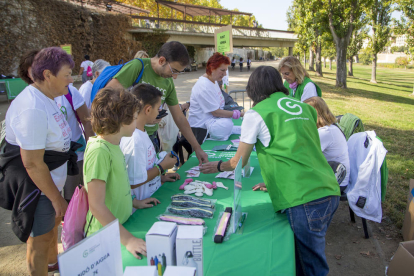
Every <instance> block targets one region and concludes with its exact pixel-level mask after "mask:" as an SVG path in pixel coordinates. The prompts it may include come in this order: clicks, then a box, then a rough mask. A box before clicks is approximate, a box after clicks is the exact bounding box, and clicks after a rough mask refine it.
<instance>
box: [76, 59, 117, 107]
mask: <svg viewBox="0 0 414 276" xmlns="http://www.w3.org/2000/svg"><path fill="white" fill-rule="evenodd" d="M108 66H111V64H110V63H109V62H107V61H105V60H103V59H97V60H95V62H94V63H93V65H92V80H89V81H87V82H85V83H84V84H82V86H81V87H80V88H79V93H80V94H81V95H82V97H83V99H84V100H85V104H86V107H87V108H88V110H89V111H90V110H91V106H92V102H91V92H92V87H93V83H94V82H95V81H96V79H97V78H98V77H99V75H100V74H101V73H102V71H103V70H104V69H105V68H106V67H108Z"/></svg>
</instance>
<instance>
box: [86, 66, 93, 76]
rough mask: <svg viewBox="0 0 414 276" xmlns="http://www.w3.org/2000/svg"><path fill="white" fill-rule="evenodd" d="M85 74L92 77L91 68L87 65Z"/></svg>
mask: <svg viewBox="0 0 414 276" xmlns="http://www.w3.org/2000/svg"><path fill="white" fill-rule="evenodd" d="M86 76H87V77H92V68H91V67H90V66H89V65H88V69H86Z"/></svg>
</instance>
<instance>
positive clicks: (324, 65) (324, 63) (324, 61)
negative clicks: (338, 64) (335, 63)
mask: <svg viewBox="0 0 414 276" xmlns="http://www.w3.org/2000/svg"><path fill="white" fill-rule="evenodd" d="M323 68H326V57H324V58H323Z"/></svg>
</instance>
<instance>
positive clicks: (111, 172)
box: [83, 137, 132, 236]
mask: <svg viewBox="0 0 414 276" xmlns="http://www.w3.org/2000/svg"><path fill="white" fill-rule="evenodd" d="M92 179H99V180H103V181H105V182H106V190H105V205H106V206H107V207H108V209H109V211H111V212H112V214H113V215H114V216H115V217H116V218H117V219H118V220H119V223H121V224H122V223H124V222H126V221H127V220H128V218H129V216H130V215H131V212H132V197H131V186H130V184H129V179H128V172H127V170H126V164H125V158H124V154H123V153H122V151H121V149H120V147H119V146H118V145H113V144H111V143H109V142H107V141H105V140H103V139H101V138H97V137H90V138H89V141H88V144H87V146H86V150H85V159H84V163H83V181H84V184H85V188H86V190H88V182H90V181H91V180H92ZM91 216H92V214H91V212H90V211H88V214H87V216H86V225H85V232H86V231H87V228H88V226H89V221H90V219H91ZM101 228H102V224H101V223H100V222H99V221H98V220H97V219H96V218H95V217H93V219H92V222H91V226H90V227H89V231H88V236H90V235H91V234H93V233H95V232H96V231H98V230H99V229H101Z"/></svg>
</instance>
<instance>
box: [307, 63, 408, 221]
mask: <svg viewBox="0 0 414 276" xmlns="http://www.w3.org/2000/svg"><path fill="white" fill-rule="evenodd" d="M323 70H324V72H323V77H316V76H315V75H314V72H309V74H310V76H311V79H313V80H314V81H315V82H316V83H317V84H318V85H319V86H320V88H321V89H322V97H323V98H324V99H325V101H326V102H327V104H328V105H329V107H330V109H331V111H332V112H333V113H334V115H340V114H345V113H352V114H355V115H356V116H358V117H359V118H361V120H362V122H363V123H364V126H365V130H375V132H376V134H377V135H378V136H379V137H380V138H381V139H382V141H383V143H384V146H385V148H386V149H387V150H388V153H387V163H388V169H389V179H388V186H387V194H386V199H385V202H383V205H382V206H383V212H384V214H383V216H385V217H388V218H390V219H391V220H392V221H393V222H394V223H395V225H396V226H397V227H399V228H401V227H402V223H403V220H404V212H405V208H406V205H407V193H408V185H409V179H410V178H414V96H412V95H411V94H412V93H413V84H414V70H404V69H387V68H377V82H378V83H377V84H373V83H370V79H371V66H364V65H354V77H348V78H347V86H348V89H340V88H336V87H335V76H336V68H335V66H333V69H332V71H330V70H329V68H328V67H327V68H323Z"/></svg>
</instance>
